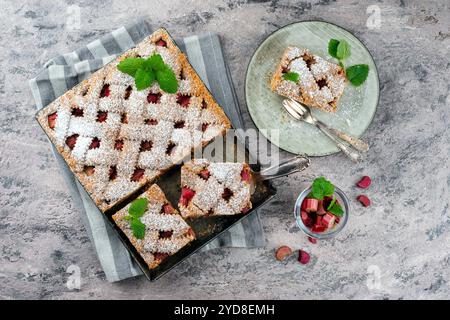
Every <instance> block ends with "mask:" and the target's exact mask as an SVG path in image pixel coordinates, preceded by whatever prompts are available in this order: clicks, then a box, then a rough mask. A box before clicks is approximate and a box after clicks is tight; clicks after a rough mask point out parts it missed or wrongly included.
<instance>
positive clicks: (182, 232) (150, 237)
mask: <svg viewBox="0 0 450 320" xmlns="http://www.w3.org/2000/svg"><path fill="white" fill-rule="evenodd" d="M139 199H146V200H147V201H146V202H147V206H146V209H145V211H143V214H142V215H141V216H140V218H139V220H140V221H141V222H142V223H143V224H144V225H145V234H144V235H143V237H142V235H141V237H142V239H138V238H137V237H136V236H135V233H134V230H133V229H132V227H131V224H132V223H133V222H132V220H131V219H130V216H131V215H132V212H133V211H132V210H131V212H130V207H131V206H133V203H135V204H136V202H135V201H136V200H135V201H133V202H132V203H130V204H128V205H127V206H126V207H125V208H123V209H122V210H120V211H119V212H117V213H116V214H114V215H113V216H112V218H113V220H114V222H115V223H116V224H117V226H118V227H119V228H120V229H121V230H122V231H123V232H124V233H125V235H126V236H127V237H128V239H129V240H130V242H131V243H132V244H133V246H134V247H135V248H136V250H137V251H138V252H139V254H140V255H141V256H142V258H144V260H145V262H146V263H147V265H148V267H149V268H150V269H153V268H156V267H157V266H158V265H159V264H160V263H161V262H162V261H163V260H164V259H165V258H166V257H168V256H170V255H172V254H174V253H176V252H177V251H179V250H180V249H181V248H183V247H184V246H186V245H187V244H188V243H189V242H191V241H192V240H194V239H195V234H194V231H193V230H192V228H191V227H190V226H189V225H188V224H187V223H186V222H185V221H184V220H183V218H182V217H181V216H180V214H179V213H178V211H177V210H176V209H174V208H173V207H172V205H171V204H170V203H169V202H168V201H167V199H166V197H165V195H164V193H163V191H162V190H161V189H160V188H159V187H158V185H156V184H153V185H152V186H151V187H150V188H149V189H148V190H147V191H146V192H144V193H143V194H141V195H140V196H139V197H138V200H139ZM139 201H140V200H139Z"/></svg>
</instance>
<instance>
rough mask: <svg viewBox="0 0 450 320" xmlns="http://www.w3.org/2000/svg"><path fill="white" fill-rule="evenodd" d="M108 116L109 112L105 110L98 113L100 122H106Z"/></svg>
mask: <svg viewBox="0 0 450 320" xmlns="http://www.w3.org/2000/svg"><path fill="white" fill-rule="evenodd" d="M106 118H108V112H105V111H99V112H98V113H97V121H98V122H105V121H106Z"/></svg>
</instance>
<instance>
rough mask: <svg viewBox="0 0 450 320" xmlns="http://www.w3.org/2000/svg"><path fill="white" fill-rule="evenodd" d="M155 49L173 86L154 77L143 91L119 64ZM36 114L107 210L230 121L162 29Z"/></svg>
mask: <svg viewBox="0 0 450 320" xmlns="http://www.w3.org/2000/svg"><path fill="white" fill-rule="evenodd" d="M153 54H159V55H160V56H161V57H162V59H163V62H164V63H165V64H166V65H167V66H168V67H169V68H170V69H172V71H173V72H174V74H175V76H176V79H177V82H178V87H177V92H176V93H174V94H170V93H167V92H165V91H163V90H162V89H161V88H160V87H159V84H158V83H157V82H156V81H155V82H154V83H153V85H152V86H151V87H149V88H147V89H144V90H140V91H139V90H137V88H136V86H135V82H134V78H133V77H132V76H130V75H128V74H126V73H122V72H121V71H119V70H118V69H117V65H118V63H119V62H120V61H122V60H124V59H126V58H130V57H141V58H147V57H149V56H151V55H153ZM37 120H38V121H39V123H40V125H41V126H42V128H43V129H44V131H45V132H46V134H47V135H48V137H49V138H50V140H51V141H52V143H53V144H54V145H55V146H56V148H57V150H58V152H59V153H61V155H62V156H63V157H64V159H65V160H66V162H67V164H68V165H69V167H70V169H71V170H72V171H73V172H74V173H75V175H76V177H77V178H78V180H79V181H80V182H81V184H82V185H83V187H84V188H85V189H86V191H87V192H88V193H89V195H90V196H91V198H92V199H93V201H94V202H95V203H96V205H97V206H98V207H99V209H100V210H101V211H103V212H105V211H106V210H108V209H110V208H112V207H113V206H114V205H116V204H118V203H120V202H122V201H124V200H125V199H127V198H128V197H129V196H130V195H132V194H133V193H134V192H136V191H137V190H138V189H139V188H140V187H141V186H143V185H145V184H147V183H150V182H151V181H152V180H154V179H155V178H156V177H158V176H160V175H161V174H162V173H163V172H165V171H166V170H168V169H169V168H170V167H172V166H173V164H174V163H176V162H178V161H179V160H180V159H181V158H183V157H185V156H187V155H189V154H190V152H191V150H192V149H193V148H197V147H202V146H205V145H206V144H207V143H208V142H210V141H211V140H213V139H214V138H215V137H216V136H218V135H222V134H224V133H225V132H226V130H227V129H228V128H230V127H231V126H230V122H229V120H228V118H227V117H226V115H225V113H224V112H223V110H222V108H221V107H220V106H219V105H218V104H217V103H216V102H215V100H214V98H213V97H212V96H211V94H210V93H209V91H208V90H207V88H206V86H205V85H204V84H203V82H202V81H201V80H200V78H199V76H198V75H197V73H196V72H195V71H194V69H193V68H192V67H191V65H190V64H189V62H188V60H187V57H186V56H185V55H184V54H183V53H182V52H181V51H180V50H179V48H178V47H177V46H176V44H175V43H174V41H173V40H172V39H171V37H170V36H169V34H168V33H167V32H166V31H165V30H164V29H158V30H157V31H156V32H154V33H153V34H152V35H151V36H149V37H147V38H146V39H145V40H144V41H142V42H141V43H140V44H138V45H137V46H136V47H134V48H132V49H130V50H128V51H126V52H125V53H124V54H123V55H121V56H120V57H118V58H117V59H116V60H114V61H112V62H111V63H109V64H108V65H106V66H105V67H103V68H102V69H100V70H99V71H97V72H95V73H94V74H92V75H91V76H90V77H89V78H88V79H86V80H84V81H83V82H81V83H80V84H78V85H77V86H75V87H74V88H73V89H71V90H69V91H67V92H66V93H65V94H64V95H62V96H61V97H59V98H58V99H56V100H55V101H54V102H52V103H51V104H49V105H48V106H47V107H45V108H44V109H42V110H40V111H39V112H38V114H37Z"/></svg>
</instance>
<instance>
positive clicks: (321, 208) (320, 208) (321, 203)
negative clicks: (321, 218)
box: [316, 200, 327, 215]
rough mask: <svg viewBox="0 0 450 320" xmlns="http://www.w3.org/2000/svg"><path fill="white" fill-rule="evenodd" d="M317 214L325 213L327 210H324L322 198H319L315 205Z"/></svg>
mask: <svg viewBox="0 0 450 320" xmlns="http://www.w3.org/2000/svg"><path fill="white" fill-rule="evenodd" d="M316 213H317V214H318V215H324V214H325V213H327V211H326V210H325V208H324V206H323V200H319V204H318V206H317V212H316Z"/></svg>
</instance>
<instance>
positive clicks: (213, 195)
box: [178, 159, 252, 218]
mask: <svg viewBox="0 0 450 320" xmlns="http://www.w3.org/2000/svg"><path fill="white" fill-rule="evenodd" d="M250 179H251V174H250V167H249V166H248V164H246V163H233V162H225V163H211V162H209V161H208V160H205V159H195V160H192V161H190V162H188V163H186V164H184V165H183V167H182V168H181V187H182V190H181V197H180V201H179V203H178V206H179V208H180V212H181V215H182V216H183V217H184V218H195V217H204V216H221V215H234V214H240V213H247V212H248V211H249V210H250V209H251V208H252V203H251V200H250V196H251V192H250Z"/></svg>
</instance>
